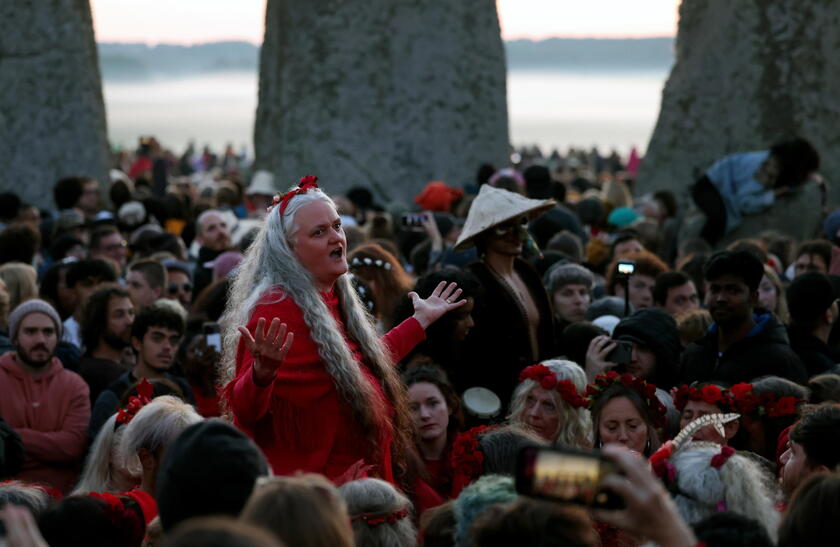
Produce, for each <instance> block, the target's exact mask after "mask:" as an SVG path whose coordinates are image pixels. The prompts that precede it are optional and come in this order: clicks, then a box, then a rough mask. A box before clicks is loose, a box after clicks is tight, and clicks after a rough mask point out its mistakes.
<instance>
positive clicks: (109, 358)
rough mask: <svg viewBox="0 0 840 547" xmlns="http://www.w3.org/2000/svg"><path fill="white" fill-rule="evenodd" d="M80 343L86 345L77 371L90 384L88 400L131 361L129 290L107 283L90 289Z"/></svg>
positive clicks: (132, 310) (109, 383) (119, 373)
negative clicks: (105, 286) (95, 289)
mask: <svg viewBox="0 0 840 547" xmlns="http://www.w3.org/2000/svg"><path fill="white" fill-rule="evenodd" d="M81 324H82V343H83V344H84V347H85V348H87V351H86V352H85V355H84V357H82V360H81V361H80V362H79V374H80V375H81V377H82V378H84V380H85V382H87V384H88V387H89V388H90V401H91V404H92V403H93V402H94V401H96V398H97V397H99V394H100V393H102V391H103V390H104V389H105V388H107V387H108V386H109V385H111V383H113V382H114V381H115V380H116V379H117V378H119V377H120V376H121V375H122V374H123V373H125V372H128V369H130V368H131V367H132V366H133V364H134V359H133V354H131V353H130V352H129V351H127V350H128V348H129V347H130V346H131V325H132V324H134V305H133V304H132V302H131V298H130V296H129V293H128V291H126V290H124V289H120V288H119V287H107V288H105V289H100V290H98V291H96V292H95V293H93V294H92V295H91V296H90V298H89V299H88V301H87V304H85V307H84V309H83V310H82V321H81Z"/></svg>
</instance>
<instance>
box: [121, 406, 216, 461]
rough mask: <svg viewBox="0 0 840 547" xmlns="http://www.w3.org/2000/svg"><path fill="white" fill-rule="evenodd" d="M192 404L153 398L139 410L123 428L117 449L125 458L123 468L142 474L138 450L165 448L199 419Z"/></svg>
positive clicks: (153, 450) (151, 450)
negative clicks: (123, 431) (124, 466)
mask: <svg viewBox="0 0 840 547" xmlns="http://www.w3.org/2000/svg"><path fill="white" fill-rule="evenodd" d="M203 419H204V418H202V417H201V416H200V415H199V414H198V413H197V412H196V411H195V408H193V407H192V405H190V404H188V403H185V402H184V401H182V400H181V399H178V398H177V397H173V396H171V395H161V396H160V397H155V398H154V399H152V402H150V403H149V404H147V405H146V406H144V407H143V408H141V409H140V410H139V411H138V412H137V414H136V415H135V416H134V418H132V420H131V422H129V424H128V425H127V426H125V433H123V437H122V439H121V441H120V450H121V451H122V453H123V455H124V456H125V458H126V469H128V471H129V472H130V473H132V474H135V475H140V474H142V467H141V466H140V459H139V458H138V456H137V453H138V452H139V451H140V449H141V448H145V449H147V450H149V451H150V452H155V451H157V450H158V449H160V448H165V447H166V446H169V445H170V444H171V443H172V442H173V441H175V439H176V438H177V437H178V435H180V434H181V433H182V432H183V431H184V430H185V429H186V428H188V427H189V426H191V425H193V424H195V423H198V422H200V421H201V420H203Z"/></svg>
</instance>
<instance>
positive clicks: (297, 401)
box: [224, 291, 425, 482]
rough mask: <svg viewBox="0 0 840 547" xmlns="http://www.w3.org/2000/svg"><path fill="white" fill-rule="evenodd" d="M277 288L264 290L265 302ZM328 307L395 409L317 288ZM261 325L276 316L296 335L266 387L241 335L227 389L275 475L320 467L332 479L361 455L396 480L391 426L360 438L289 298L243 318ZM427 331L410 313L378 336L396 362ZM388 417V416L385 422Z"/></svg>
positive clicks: (330, 298) (333, 304) (327, 296)
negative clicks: (256, 374)
mask: <svg viewBox="0 0 840 547" xmlns="http://www.w3.org/2000/svg"><path fill="white" fill-rule="evenodd" d="M280 294H282V293H278V292H277V291H273V292H271V293H269V295H268V297H269V298H268V299H267V301H271V300H275V299H276V298H277V297H279V295H280ZM322 295H323V298H324V302H325V303H326V305H327V308H328V309H329V310H330V313H332V315H333V317H334V318H335V319H336V322H337V323H338V325H339V328H340V329H341V334H342V337H343V338H344V340H345V342H346V343H347V346H348V348H349V349H350V351H351V353H352V354H353V355H354V356H355V357H356V359H357V361H358V363H359V366H361V368H362V372H363V374H364V376H365V377H366V378H367V379H368V381H369V382H370V383H371V385H372V386H373V388H374V391H375V393H376V394H377V396H378V397H380V398H381V401H380V402H381V403H384V404H383V408H385V409H386V412H393V408H392V407H391V404H390V402H388V401H387V397H386V396H385V393H384V391H383V389H382V386H381V384H380V382H379V381H378V380H377V379H376V377H375V376H373V374H372V373H371V372H370V371H369V370H368V368H367V366H366V364H365V363H364V356H363V355H362V354H361V352H360V351H359V348H358V346H357V345H356V343H355V342H353V341H351V340H350V339H349V338H348V337H347V333H346V332H345V329H344V323H343V321H342V320H341V316H340V313H339V308H338V297H337V296H336V295H335V293H334V292H330V293H322ZM261 317H262V318H265V319H266V325H268V324H270V323H271V320H272V319H273V318H275V317H279V318H280V320H281V321H282V322H283V323H286V325H288V329H289V332H292V333H294V335H295V339H294V342H293V344H292V347H291V350H290V352H289V354H288V355H287V356H286V359H285V361H284V362H283V364H282V365H281V367H280V369H279V371H278V373H277V377H276V378H275V380H274V382H273V383H272V384H271V385H269V386H266V387H260V386H258V385H257V384H256V383H254V380H253V375H252V365H253V362H254V359H253V357H252V356H251V353H250V352H249V351H248V350H247V348H246V347H245V344H244V342H242V341H240V343H239V347H238V349H237V358H236V378H235V379H234V380H233V381H231V382H230V383H229V384H228V385H227V386H226V388H225V390H224V391H225V393H224V396H225V397H227V398H228V399H229V401H230V407H231V409H232V411H233V415H234V419H235V423H236V424H237V426H239V427H241V428H242V429H243V430H245V431H246V432H247V433H249V434H250V435H251V436H252V437H253V439H254V441H255V442H256V443H257V445H258V446H259V447H260V448H261V449H262V450H263V452H265V455H266V457H267V458H268V461H269V463H270V464H271V467H272V468H273V469H274V472H275V473H276V474H278V475H288V474H291V473H293V472H295V471H298V470H302V471H308V472H314V473H321V474H323V475H325V476H327V477H328V478H330V479H333V478H335V477H337V476H339V475H341V474H342V473H343V472H344V471H345V470H346V469H347V468H348V467H349V466H350V465H352V464H353V463H355V462H356V461H358V460H360V459H363V460H365V463H367V464H376V465H377V469H376V470H375V471H374V473H373V474H374V475H377V476H380V477H381V478H383V479H385V480H388V481H389V482H394V478H393V474H392V469H391V440H392V438H393V430H392V429H390V427H385V428H383V429H384V430H383V431H380V432H379V435H378V436H377V437H378V442H377V443H376V445H375V446H374V445H373V444H372V443H370V442H368V441H367V440H366V438H365V434H364V432H363V431H362V428H361V426H360V425H359V424H358V423H357V422H356V420H355V419H354V417H353V416H352V412H351V410H350V407H349V406H348V405H347V404H346V403H345V402H344V401H342V400H341V399H340V397H339V395H338V393H337V392H336V389H335V386H334V383H333V378H332V376H331V375H330V374H329V373H328V372H327V370H326V368H325V367H324V365H323V363H322V362H321V357H320V356H319V355H318V348H317V346H316V344H315V342H314V341H313V340H312V338H311V336H310V333H309V328H308V327H307V326H306V324H305V323H304V321H303V314H302V312H301V310H300V308H299V307H298V306H297V304H296V303H295V301H294V299H293V298H292V297H290V296H289V297H286V298H284V299H283V300H281V301H280V302H276V303H272V304H260V305H258V306H257V307H256V309H255V310H254V313H253V314H252V316H251V319H250V321H249V323H248V329H249V330H251V332H253V330H254V327H255V325H256V323H257V321H258V320H259V319H260V318H261ZM424 338H425V332H424V331H423V328H422V327H421V326H420V323H418V322H417V320H416V319H413V318H409V319H407V320H405V321H403V322H402V323H401V324H400V325H398V326H397V327H395V328H394V329H392V330H391V331H390V332H389V333H388V334H386V335H385V337H384V339H383V342H384V344H385V346H386V347H387V348H388V349H389V350H390V351H391V356H392V358H393V360H394V362H397V361H399V360H401V359H402V358H403V357H405V355H407V354H408V352H409V351H410V350H411V349H412V348H413V347H414V346H415V345H416V344H417V343H418V342H420V341H422V340H423V339H424ZM389 423H390V420H389Z"/></svg>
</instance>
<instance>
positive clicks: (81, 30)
mask: <svg viewBox="0 0 840 547" xmlns="http://www.w3.org/2000/svg"><path fill="white" fill-rule="evenodd" d="M106 135H107V132H106V128H105V107H104V104H103V101H102V86H101V83H100V77H99V66H98V63H97V56H96V45H95V43H94V37H93V23H92V21H91V14H90V6H89V5H88V1H87V0H14V1H5V2H0V188H2V189H4V190H13V191H15V192H17V193H18V195H20V196H21V197H22V198H23V199H24V200H26V201H29V202H31V203H34V204H37V205H40V206H43V207H52V206H53V199H52V186H53V184H54V183H55V181H56V180H58V179H59V178H62V177H66V176H73V175H80V176H91V177H96V178H97V179H99V180H100V181H101V182H105V181H107V180H108V179H107V173H108V171H107V166H108V141H107V136H106Z"/></svg>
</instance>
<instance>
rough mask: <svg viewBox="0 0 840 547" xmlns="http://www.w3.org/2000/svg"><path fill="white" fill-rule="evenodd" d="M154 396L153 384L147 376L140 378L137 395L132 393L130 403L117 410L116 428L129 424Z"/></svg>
mask: <svg viewBox="0 0 840 547" xmlns="http://www.w3.org/2000/svg"><path fill="white" fill-rule="evenodd" d="M153 398H154V388H153V387H152V384H151V383H149V381H148V380H147V379H145V378H143V379H142V380H140V383H139V384H137V395H132V396H131V397H129V398H128V404H127V405H125V407H123V408H121V409H120V410H119V412H117V419H116V420H114V429H116V428H117V427H119V426H120V425H124V424H127V423H128V422H130V421H131V420H132V419H134V416H135V415H136V414H137V412H139V411H140V409H141V408H143V407H144V406H146V405H147V404H149V403H150V402H151V400H152V399H153Z"/></svg>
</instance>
